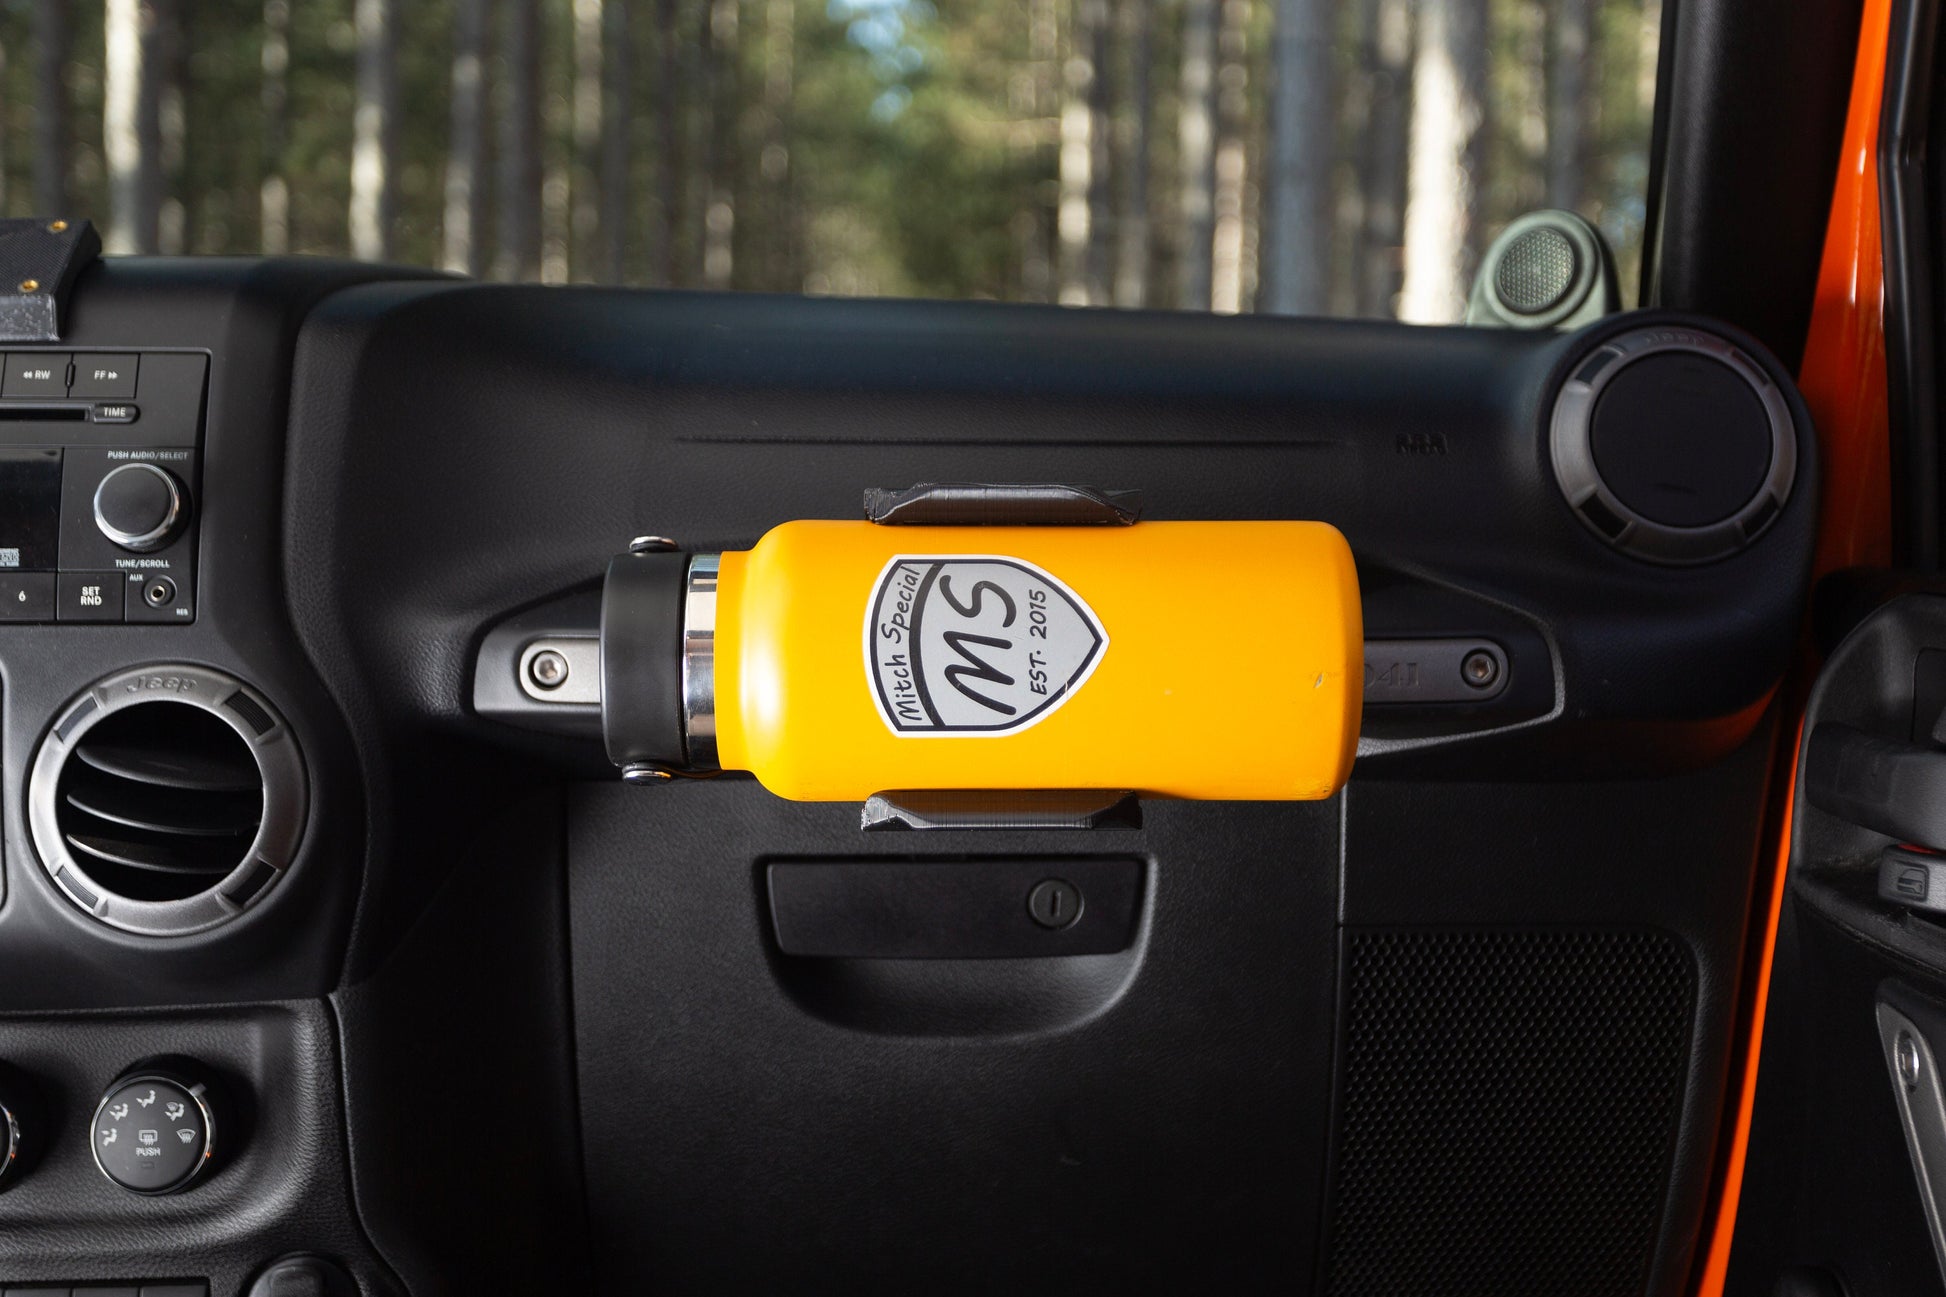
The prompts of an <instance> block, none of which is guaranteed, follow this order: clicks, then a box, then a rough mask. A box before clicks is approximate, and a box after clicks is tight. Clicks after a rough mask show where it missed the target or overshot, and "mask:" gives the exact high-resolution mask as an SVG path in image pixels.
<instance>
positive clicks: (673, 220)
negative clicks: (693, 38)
mask: <svg viewBox="0 0 1946 1297" xmlns="http://www.w3.org/2000/svg"><path fill="white" fill-rule="evenodd" d="M682 49H683V37H682V13H681V9H680V8H679V7H678V5H677V3H676V0H656V61H657V63H658V65H659V66H660V69H661V75H660V77H659V78H658V81H657V85H656V128H657V130H656V134H657V142H658V148H657V150H656V159H655V190H656V213H655V219H654V221H653V227H652V229H651V235H652V246H651V247H650V249H649V280H650V282H651V283H653V284H656V285H658V286H660V287H664V288H667V287H670V286H673V285H674V284H675V282H676V247H677V243H678V238H679V235H680V233H681V230H682V211H683V201H682V195H683V187H682V179H683V159H684V156H685V155H684V151H683V132H682V93H681V92H682V79H683V77H682V74H683V68H684V64H685V62H686V60H684V59H683V58H682Z"/></svg>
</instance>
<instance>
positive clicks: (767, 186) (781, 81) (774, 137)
mask: <svg viewBox="0 0 1946 1297" xmlns="http://www.w3.org/2000/svg"><path fill="white" fill-rule="evenodd" d="M795 8H796V0H766V2H765V4H764V144H763V152H762V153H761V154H760V155H759V157H758V159H757V171H758V174H759V175H760V176H761V177H762V179H763V184H764V191H765V202H764V204H763V206H764V215H765V218H766V219H765V222H764V224H765V225H766V226H767V227H768V228H767V229H766V230H765V231H764V233H765V235H766V238H765V245H766V246H765V248H764V253H763V263H762V264H763V281H764V282H763V287H765V288H768V289H770V290H772V291H774V292H781V293H790V292H796V291H798V290H799V289H800V288H802V287H803V276H802V275H801V274H799V273H798V272H797V238H796V228H795V226H796V215H797V213H796V204H795V203H794V202H792V193H793V191H794V189H795V184H796V182H795V177H794V176H793V175H792V170H791V106H792V102H793V97H794V95H795V86H796V77H797V22H796V14H795V12H794V10H795Z"/></svg>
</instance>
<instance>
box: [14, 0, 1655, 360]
mask: <svg viewBox="0 0 1946 1297" xmlns="http://www.w3.org/2000/svg"><path fill="white" fill-rule="evenodd" d="M1659 24H1660V8H1659V3H1658V0H637V2H634V3H630V2H628V0H496V2H490V0H411V2H410V3H407V2H406V0H332V2H326V3H319V2H317V0H312V2H309V3H294V2H293V0H196V2H195V3H194V4H191V3H190V0H106V3H105V4H102V5H93V4H85V5H84V4H76V3H69V2H68V0H0V78H4V80H0V94H3V95H4V102H3V103H0V150H4V153H3V156H0V184H3V185H4V192H3V193H0V209H4V211H5V212H6V213H7V214H9V215H16V216H19V215H29V214H38V215H47V216H56V215H59V216H75V215H81V216H88V217H92V218H93V219H95V220H96V221H97V223H98V224H99V225H100V226H101V228H102V230H103V233H104V238H105V241H106V243H107V245H108V248H109V250H110V251H118V252H150V251H160V252H193V253H260V252H261V253H283V252H298V253H326V254H333V255H340V256H344V255H349V256H355V257H361V258H367V259H374V260H392V261H399V262H405V263H412V264H418V265H426V266H438V267H443V268H446V269H449V270H455V271H462V272H465V273H469V274H474V275H480V276H483V277H490V278H496V279H508V280H539V281H542V282H547V283H570V282H586V283H619V284H634V285H651V286H675V287H685V288H708V289H745V290H768V291H775V292H785V293H820V294H839V295H892V296H913V295H917V296H928V297H941V298H986V299H998V300H1007V301H1036V302H1060V303H1066V304H1071V305H1101V306H1124V307H1143V306H1146V307H1165V308H1182V309H1190V310H1215V311H1222V312H1237V311H1278V312H1288V313H1302V314H1329V315H1345V316H1370V317H1382V318H1392V317H1397V318H1403V319H1408V320H1414V321H1420V322H1428V323H1438V322H1447V321H1452V320H1456V319H1458V318H1459V317H1460V315H1461V314H1462V313H1463V311H1464V308H1465V298H1466V292H1467V288H1468V286H1469V284H1470V282H1471V278H1472V274H1473V270H1474V268H1475V266H1476V265H1477V263H1478V260H1479V257H1480V253H1481V251H1482V249H1483V248H1484V247H1485V245H1486V243H1487V242H1488V241H1489V240H1490V239H1491V237H1492V235H1493V234H1494V233H1495V232H1496V231H1497V230H1498V229H1499V228H1500V227H1501V226H1503V225H1505V224H1506V223H1507V222H1508V221H1510V220H1512V219H1513V218H1514V217H1516V216H1518V215H1520V214H1521V213H1523V212H1526V211H1529V210H1532V209H1534V208H1538V207H1564V208H1570V209H1573V210H1575V211H1578V212H1580V213H1581V214H1582V215H1584V216H1586V217H1588V218H1589V219H1590V220H1592V221H1594V222H1595V224H1596V225H1597V226H1598V227H1599V228H1600V229H1601V230H1602V231H1603V232H1604V233H1605V234H1606V236H1607V238H1608V239H1609V241H1610V243H1611V244H1612V245H1613V246H1614V248H1615V251H1616V253H1617V259H1618V262H1619V268H1620V271H1621V281H1622V287H1623V292H1624V296H1625V298H1630V299H1632V297H1633V293H1634V287H1635V283H1636V279H1637V275H1638V265H1639V255H1640V246H1641V237H1642V224H1643V216H1644V199H1645V191H1646V185H1647V173H1648V164H1647V148H1648V141H1649V126H1650V116H1651V112H1652V109H1653V104H1654V91H1655V68H1656V53H1657V45H1658V39H1659Z"/></svg>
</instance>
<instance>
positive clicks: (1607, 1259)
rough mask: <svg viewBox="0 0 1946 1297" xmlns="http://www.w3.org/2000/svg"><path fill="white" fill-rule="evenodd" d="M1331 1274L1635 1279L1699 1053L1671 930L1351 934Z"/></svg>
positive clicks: (1399, 1287) (1474, 1286) (1521, 1290)
mask: <svg viewBox="0 0 1946 1297" xmlns="http://www.w3.org/2000/svg"><path fill="white" fill-rule="evenodd" d="M1344 958H1345V964H1346V966H1345V976H1344V979H1343V984H1344V996H1345V1002H1344V1014H1343V1019H1342V1027H1341V1030H1342V1032H1343V1043H1342V1050H1341V1057H1340V1064H1339V1065H1340V1068H1341V1069H1342V1070H1341V1074H1340V1091H1339V1092H1340V1098H1339V1114H1338V1120H1337V1131H1336V1133H1337V1141H1338V1146H1337V1151H1336V1155H1335V1159H1334V1167H1333V1184H1332V1198H1331V1244H1330V1248H1331V1250H1330V1254H1329V1255H1330V1260H1329V1290H1330V1292H1332V1293H1333V1294H1338V1295H1341V1297H1353V1295H1356V1294H1368V1293H1369V1294H1386V1297H1398V1295H1399V1294H1414V1295H1415V1297H1422V1295H1424V1294H1432V1293H1455V1294H1460V1293H1492V1294H1495V1297H1529V1295H1532V1297H1541V1295H1543V1294H1545V1295H1547V1297H1553V1295H1555V1294H1560V1295H1562V1297H1607V1295H1609V1294H1615V1295H1617V1297H1619V1295H1620V1294H1639V1293H1641V1292H1642V1291H1643V1289H1644V1287H1645V1286H1646V1284H1647V1282H1648V1278H1649V1273H1648V1272H1649V1265H1650V1263H1651V1260H1652V1257H1653V1254H1654V1250H1655V1244H1656V1239H1657V1235H1658V1233H1659V1230H1660V1226H1661V1222H1662V1214H1663V1205H1664V1201H1665V1199H1666V1197H1667V1193H1668V1187H1669V1176H1670V1164H1671V1157H1672V1150H1673V1147H1674V1142H1675V1137H1676V1130H1677V1125H1678V1122H1679V1121H1680V1119H1681V1115H1682V1100H1683V1089H1684V1084H1685V1080H1686V1076H1687V1073H1688V1057H1689V1036H1690V1022H1691V1018H1692V1015H1693V1013H1694V1006H1695V999H1696V975H1695V966H1694V963H1693V961H1692V960H1691V959H1690V957H1689V954H1688V951H1687V950H1686V949H1685V948H1684V947H1683V946H1682V945H1681V944H1680V943H1679V942H1678V941H1677V940H1676V939H1675V938H1673V937H1671V936H1669V935H1668V934H1666V933H1660V932H1647V931H1588V930H1579V931H1552V930H1476V931H1425V930H1418V931H1395V930H1365V931H1352V932H1348V933H1347V934H1346V937H1345V951H1344Z"/></svg>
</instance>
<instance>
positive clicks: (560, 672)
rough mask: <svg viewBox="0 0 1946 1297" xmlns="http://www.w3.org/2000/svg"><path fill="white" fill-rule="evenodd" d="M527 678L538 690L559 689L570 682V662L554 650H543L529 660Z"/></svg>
mask: <svg viewBox="0 0 1946 1297" xmlns="http://www.w3.org/2000/svg"><path fill="white" fill-rule="evenodd" d="M527 678H528V679H529V680H531V681H533V682H534V687H535V688H536V689H559V688H560V687H561V686H562V685H564V684H566V683H567V682H568V660H567V659H566V658H565V657H562V656H561V655H560V654H559V653H556V652H555V651H554V650H553V649H542V650H541V651H540V652H538V653H536V654H534V656H533V657H532V658H530V659H528V662H527Z"/></svg>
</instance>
